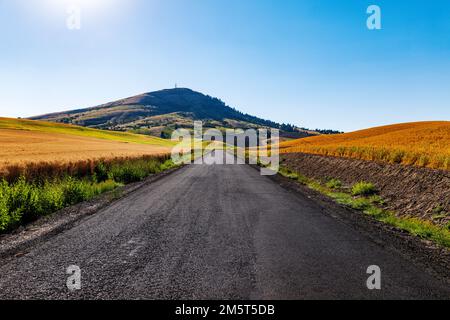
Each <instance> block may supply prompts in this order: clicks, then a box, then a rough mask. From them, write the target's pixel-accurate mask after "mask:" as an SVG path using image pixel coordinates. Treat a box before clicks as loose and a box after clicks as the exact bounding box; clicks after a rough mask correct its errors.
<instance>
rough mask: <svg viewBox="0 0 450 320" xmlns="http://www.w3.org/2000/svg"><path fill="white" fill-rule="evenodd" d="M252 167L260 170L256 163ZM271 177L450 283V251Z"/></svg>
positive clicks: (271, 178)
mask: <svg viewBox="0 0 450 320" xmlns="http://www.w3.org/2000/svg"><path fill="white" fill-rule="evenodd" d="M251 167H253V168H254V169H256V170H260V167H258V166H256V165H251ZM267 178H268V179H270V180H272V181H273V182H275V183H277V184H278V185H280V186H281V187H282V188H284V189H286V190H287V191H289V192H292V193H293V194H295V195H297V196H303V197H305V196H306V197H307V198H309V199H311V200H313V201H314V202H315V203H316V204H318V205H319V206H320V207H321V208H322V209H323V210H321V211H322V213H323V214H326V215H328V216H330V217H332V218H334V219H336V220H338V221H340V222H342V223H344V224H346V225H349V226H350V227H352V228H354V229H356V230H357V231H358V232H361V233H362V234H364V235H365V236H367V237H368V238H369V239H370V240H372V241H373V242H374V243H376V244H377V245H379V246H381V247H383V248H387V249H390V250H391V251H394V252H396V253H397V254H399V255H401V256H402V257H403V258H405V259H407V260H409V261H411V262H413V263H414V264H417V265H419V266H421V267H422V268H424V269H426V271H428V272H429V273H430V274H431V275H433V276H435V277H437V278H439V279H442V280H443V281H445V282H447V283H448V284H449V285H450V273H449V270H450V250H448V249H446V248H443V247H439V246H437V245H435V244H434V243H432V242H431V241H426V240H422V239H420V238H419V237H416V236H414V235H412V234H410V233H408V232H405V231H403V230H400V229H398V228H395V227H393V226H390V225H387V224H385V223H382V222H380V221H377V220H376V219H374V218H372V217H370V216H368V215H365V214H363V213H362V212H360V211H357V210H354V209H351V208H348V207H346V206H343V205H340V204H338V203H337V202H335V201H334V200H333V199H331V198H329V197H327V196H325V195H323V194H321V193H319V192H317V191H315V190H312V189H310V188H308V187H307V186H305V185H302V184H300V183H299V182H296V181H293V180H291V179H288V178H286V177H283V176H282V175H280V174H276V175H274V176H267Z"/></svg>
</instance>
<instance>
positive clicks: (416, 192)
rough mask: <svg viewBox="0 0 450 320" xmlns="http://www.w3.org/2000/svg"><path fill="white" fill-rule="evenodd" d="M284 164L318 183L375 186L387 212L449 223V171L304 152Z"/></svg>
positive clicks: (286, 157)
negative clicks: (333, 180)
mask: <svg viewBox="0 0 450 320" xmlns="http://www.w3.org/2000/svg"><path fill="white" fill-rule="evenodd" d="M282 158H283V161H282V164H283V165H284V166H286V167H288V168H290V169H292V170H295V171H298V172H300V173H301V174H303V175H305V176H307V177H310V178H314V179H317V180H322V181H323V180H327V179H330V178H336V179H339V180H341V181H342V182H343V183H344V184H346V185H353V184H354V183H357V182H360V181H366V182H372V183H373V184H375V185H376V187H377V190H378V191H379V193H380V196H382V197H383V199H384V200H385V201H386V207H385V209H387V210H392V211H395V212H396V213H397V214H398V215H400V216H412V217H417V218H421V219H423V220H428V221H432V222H433V223H435V224H438V225H445V224H447V223H449V222H450V172H447V171H442V170H433V169H427V168H417V167H412V166H403V165H396V164H385V163H377V162H372V161H364V160H355V159H347V158H336V157H326V156H320V155H311V154H303V153H293V154H284V155H283V156H282Z"/></svg>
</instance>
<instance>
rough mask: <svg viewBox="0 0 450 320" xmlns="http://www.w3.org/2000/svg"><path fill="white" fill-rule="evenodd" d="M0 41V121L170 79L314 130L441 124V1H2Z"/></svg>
mask: <svg viewBox="0 0 450 320" xmlns="http://www.w3.org/2000/svg"><path fill="white" fill-rule="evenodd" d="M71 2H75V3H77V2H78V3H80V5H81V8H82V10H83V11H82V21H81V22H82V25H81V27H82V28H81V30H79V31H70V30H68V29H67V27H66V19H67V13H66V8H67V6H68V4H69V3H71ZM371 4H376V5H379V6H380V7H381V10H382V30H376V31H370V30H368V29H367V27H366V19H367V17H368V15H367V14H366V9H367V7H368V6H369V5H371ZM0 46H1V50H0V115H1V116H11V117H16V116H22V117H24V116H31V115H37V114H42V113H47V112H54V111H62V110H67V109H72V108H79V107H88V106H93V105H97V104H100V103H104V102H107V101H112V100H115V99H118V98H124V97H128V96H132V95H135V94H138V93H142V92H148V91H154V90H158V89H163V88H170V87H173V86H174V84H175V82H177V83H178V84H179V86H183V87H189V88H192V89H194V90H198V91H201V92H204V93H206V94H209V95H212V96H217V97H219V98H221V99H222V100H224V101H225V102H226V103H227V104H229V105H231V106H233V107H236V108H238V109H240V110H242V111H244V112H247V113H250V114H253V115H257V116H260V117H263V118H268V119H271V120H275V121H278V122H290V123H294V124H297V125H301V126H305V127H310V128H333V129H340V130H345V131H351V130H356V129H361V128H366V127H371V126H376V125H383V124H389V123H396V122H408V121H419V120H450V1H448V0H433V1H429V0H428V1H427V0H420V1H418V0H416V1H414V0H395V1H392V0H387V1H382V0H372V1H365V0H345V1H337V0H292V1H289V0H284V1H280V0H272V1H267V0H245V1H242V0H90V1H88V0H72V1H70V0H0Z"/></svg>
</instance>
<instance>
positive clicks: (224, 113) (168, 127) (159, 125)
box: [31, 88, 316, 138]
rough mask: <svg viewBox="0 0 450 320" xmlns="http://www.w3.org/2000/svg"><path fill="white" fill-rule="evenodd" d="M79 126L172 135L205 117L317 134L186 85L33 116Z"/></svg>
mask: <svg viewBox="0 0 450 320" xmlns="http://www.w3.org/2000/svg"><path fill="white" fill-rule="evenodd" d="M31 119H33V120H45V121H52V122H59V123H67V124H75V125H79V126H85V127H91V128H97V129H107V130H114V131H130V132H135V133H140V134H147V135H153V136H157V137H163V138H168V137H170V134H171V132H172V131H173V130H175V129H178V128H186V129H192V127H193V121H195V120H201V121H203V123H204V127H205V128H217V129H220V130H223V129H225V128H242V129H250V128H258V127H268V128H278V129H281V131H282V136H284V137H291V138H300V137H305V136H310V135H312V134H316V133H314V132H310V131H307V130H302V129H299V128H296V127H294V126H291V125H285V124H278V123H276V122H273V121H270V120H264V119H261V118H258V117H255V116H251V115H248V114H244V113H242V112H240V111H238V110H236V109H234V108H231V107H229V106H227V105H226V104H225V103H224V102H223V101H221V100H219V99H217V98H213V97H210V96H207V95H204V94H202V93H199V92H196V91H193V90H191V89H186V88H176V89H166V90H161V91H156V92H150V93H144V94H141V95H137V96H134V97H130V98H126V99H122V100H118V101H114V102H110V103H106V104H103V105H100V106H96V107H92V108H87V109H77V110H72V111H67V112H60V113H53V114H48V115H42V116H37V117H33V118H31Z"/></svg>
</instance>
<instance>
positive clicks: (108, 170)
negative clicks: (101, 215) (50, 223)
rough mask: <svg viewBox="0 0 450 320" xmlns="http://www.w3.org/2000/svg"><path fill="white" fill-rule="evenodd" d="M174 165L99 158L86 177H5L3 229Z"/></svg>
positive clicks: (0, 205)
mask: <svg viewBox="0 0 450 320" xmlns="http://www.w3.org/2000/svg"><path fill="white" fill-rule="evenodd" d="M174 166H175V165H174V164H173V162H172V161H171V160H169V159H167V158H162V157H155V158H140V159H134V160H132V159H128V160H125V161H120V162H117V163H111V162H110V163H104V162H99V163H97V164H96V165H95V167H94V169H93V170H92V174H90V175H85V176H83V177H77V176H70V175H66V176H64V177H57V178H52V179H38V180H32V181H30V180H27V179H26V178H25V177H23V176H22V177H20V178H19V179H18V180H16V181H14V182H7V181H6V180H1V181H0V233H2V232H6V231H11V230H13V229H15V228H17V227H18V226H20V225H23V224H26V223H29V222H32V221H34V220H36V219H38V218H39V217H42V216H46V215H49V214H51V213H54V212H56V211H58V210H61V209H63V208H65V207H68V206H71V205H74V204H77V203H80V202H83V201H86V200H90V199H92V198H94V197H95V196H97V195H99V194H102V193H104V192H107V191H112V190H114V189H116V188H117V187H119V186H122V185H125V184H129V183H132V182H138V181H141V180H143V179H144V178H146V177H147V176H150V175H152V174H156V173H160V172H162V171H165V170H168V169H170V168H173V167H174Z"/></svg>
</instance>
